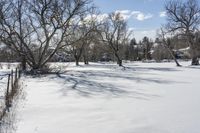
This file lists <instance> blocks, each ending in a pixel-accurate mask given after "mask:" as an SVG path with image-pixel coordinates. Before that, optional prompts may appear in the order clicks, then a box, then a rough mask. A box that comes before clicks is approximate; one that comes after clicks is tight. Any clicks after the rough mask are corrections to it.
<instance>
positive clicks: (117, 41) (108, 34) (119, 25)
mask: <svg viewBox="0 0 200 133" xmlns="http://www.w3.org/2000/svg"><path fill="white" fill-rule="evenodd" d="M129 36H130V34H129V32H128V29H127V23H126V21H125V20H124V18H123V17H122V15H121V14H120V13H111V14H109V16H108V18H107V19H106V21H105V22H104V25H103V26H102V27H101V37H102V40H103V42H104V43H107V44H108V45H109V46H110V48H111V50H112V51H113V53H114V55H115V57H116V59H117V64H118V65H119V66H122V58H121V57H120V45H123V44H125V43H126V41H128V38H129Z"/></svg>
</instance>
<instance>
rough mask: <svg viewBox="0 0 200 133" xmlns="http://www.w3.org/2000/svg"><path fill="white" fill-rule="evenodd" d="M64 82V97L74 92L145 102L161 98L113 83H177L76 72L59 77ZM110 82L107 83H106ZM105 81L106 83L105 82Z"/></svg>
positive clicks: (106, 73) (110, 72) (111, 74)
mask: <svg viewBox="0 0 200 133" xmlns="http://www.w3.org/2000/svg"><path fill="white" fill-rule="evenodd" d="M58 77H59V78H60V79H62V80H64V82H62V83H63V84H64V86H63V88H62V89H61V90H60V91H61V92H62V93H63V95H64V96H66V95H67V94H68V92H70V91H73V92H75V93H77V94H78V95H80V96H84V97H91V96H111V97H123V96H125V97H131V98H137V99H143V100H149V99H152V98H156V97H160V96H159V95H157V94H152V93H151V94H150V93H149V92H148V93H147V92H146V91H145V90H142V89H139V88H133V89H129V90H127V88H123V86H120V84H115V83H114V82H113V81H115V80H116V81H119V82H120V81H122V82H123V80H131V81H133V84H134V82H136V83H137V82H140V83H141V82H142V83H155V84H173V83H177V82H175V81H169V80H161V79H156V78H144V77H139V76H137V75H136V76H133V74H132V75H129V74H120V73H116V72H112V71H105V72H102V71H76V72H75V73H73V72H72V73H71V72H68V73H66V74H63V75H59V76H58ZM56 78H57V77H56ZM107 80H108V81H109V83H108V82H106V81H107ZM104 81H105V82H104Z"/></svg>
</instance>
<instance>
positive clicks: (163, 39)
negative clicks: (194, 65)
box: [158, 28, 181, 67]
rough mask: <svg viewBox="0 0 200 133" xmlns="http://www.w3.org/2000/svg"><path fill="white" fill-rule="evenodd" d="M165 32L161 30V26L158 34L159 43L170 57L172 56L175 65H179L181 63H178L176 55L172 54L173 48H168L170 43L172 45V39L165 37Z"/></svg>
mask: <svg viewBox="0 0 200 133" xmlns="http://www.w3.org/2000/svg"><path fill="white" fill-rule="evenodd" d="M166 34H167V33H166V32H164V31H163V29H162V28H161V33H160V34H158V36H159V38H160V40H161V44H162V45H163V46H164V47H165V48H166V49H167V51H168V52H169V54H170V55H171V57H172V58H173V60H174V62H175V63H176V66H178V67H180V66H181V65H180V64H179V62H178V60H177V59H176V56H175V55H174V52H173V50H172V49H171V48H170V45H172V44H171V43H172V41H171V40H170V39H169V38H166Z"/></svg>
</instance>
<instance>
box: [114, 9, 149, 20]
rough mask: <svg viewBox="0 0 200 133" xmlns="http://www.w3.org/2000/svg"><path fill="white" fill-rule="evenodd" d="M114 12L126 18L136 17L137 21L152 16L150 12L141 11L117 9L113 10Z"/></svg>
mask: <svg viewBox="0 0 200 133" xmlns="http://www.w3.org/2000/svg"><path fill="white" fill-rule="evenodd" d="M115 13H120V14H121V16H122V17H123V18H124V19H126V20H127V19H130V18H131V17H133V18H134V19H136V20H138V21H144V20H147V19H150V18H152V17H153V15H152V14H150V13H148V14H145V13H143V12H141V11H130V10H117V11H115Z"/></svg>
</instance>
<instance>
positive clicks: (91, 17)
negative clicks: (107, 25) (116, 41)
mask: <svg viewBox="0 0 200 133" xmlns="http://www.w3.org/2000/svg"><path fill="white" fill-rule="evenodd" d="M106 18H108V14H106V13H104V14H98V15H96V14H92V15H87V16H86V17H85V18H84V20H86V21H90V20H97V21H99V22H100V21H104V20H105V19H106Z"/></svg>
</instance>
